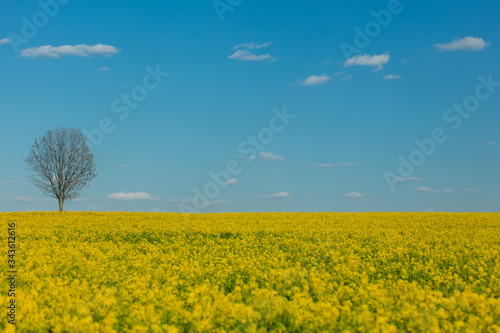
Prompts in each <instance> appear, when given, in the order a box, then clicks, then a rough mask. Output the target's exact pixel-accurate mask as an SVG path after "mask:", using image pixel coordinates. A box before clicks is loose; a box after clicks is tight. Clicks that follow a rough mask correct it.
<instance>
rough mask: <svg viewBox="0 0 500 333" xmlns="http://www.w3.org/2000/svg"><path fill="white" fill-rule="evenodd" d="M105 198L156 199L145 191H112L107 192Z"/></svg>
mask: <svg viewBox="0 0 500 333" xmlns="http://www.w3.org/2000/svg"><path fill="white" fill-rule="evenodd" d="M106 199H110V200H156V198H153V197H152V196H151V195H150V194H149V193H146V192H126V191H125V192H114V193H111V194H109V195H108V196H107V197H106Z"/></svg>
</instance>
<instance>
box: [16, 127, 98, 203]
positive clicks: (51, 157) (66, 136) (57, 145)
mask: <svg viewBox="0 0 500 333" xmlns="http://www.w3.org/2000/svg"><path fill="white" fill-rule="evenodd" d="M24 161H25V162H26V164H27V166H28V170H30V171H31V174H30V175H29V176H30V178H31V180H32V181H33V184H35V186H36V187H38V188H39V189H40V190H41V191H42V192H43V193H44V194H45V195H47V196H50V197H53V198H55V199H57V200H58V201H59V211H60V212H62V211H63V205H64V201H65V200H66V199H68V200H71V199H75V198H77V197H78V195H79V192H80V191H81V190H82V189H83V188H84V187H86V186H88V183H89V182H90V181H91V180H92V179H93V178H94V177H96V176H97V174H96V166H95V163H94V154H92V151H91V150H90V147H89V146H88V145H87V140H86V138H85V135H83V133H82V132H81V131H80V130H75V129H72V128H67V127H57V128H55V129H54V130H48V131H47V132H46V133H45V135H44V136H42V137H40V138H38V139H36V140H35V143H34V144H33V146H32V147H31V151H30V153H29V155H28V157H27V158H26V159H25V160H24Z"/></svg>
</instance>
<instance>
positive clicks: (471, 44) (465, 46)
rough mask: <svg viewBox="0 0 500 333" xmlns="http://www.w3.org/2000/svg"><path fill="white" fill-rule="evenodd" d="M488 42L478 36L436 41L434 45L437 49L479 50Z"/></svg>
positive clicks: (488, 43)
mask: <svg viewBox="0 0 500 333" xmlns="http://www.w3.org/2000/svg"><path fill="white" fill-rule="evenodd" d="M490 44H491V43H490V42H485V41H484V39H482V38H478V37H465V38H460V39H458V38H457V39H455V40H454V41H452V42H450V43H436V44H434V47H435V48H436V49H437V50H438V51H441V52H443V51H461V50H469V51H479V50H482V49H484V48H485V47H487V46H488V45H490Z"/></svg>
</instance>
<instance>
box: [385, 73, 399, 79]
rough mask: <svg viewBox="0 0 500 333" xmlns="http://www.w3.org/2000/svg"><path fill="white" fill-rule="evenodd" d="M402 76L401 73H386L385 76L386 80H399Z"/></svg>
mask: <svg viewBox="0 0 500 333" xmlns="http://www.w3.org/2000/svg"><path fill="white" fill-rule="evenodd" d="M400 78H402V76H401V75H391V74H388V75H384V76H383V79H384V80H397V79H400Z"/></svg>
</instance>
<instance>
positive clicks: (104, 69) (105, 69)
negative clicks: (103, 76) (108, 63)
mask: <svg viewBox="0 0 500 333" xmlns="http://www.w3.org/2000/svg"><path fill="white" fill-rule="evenodd" d="M97 70H98V71H109V67H99V68H98V69H97Z"/></svg>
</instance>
